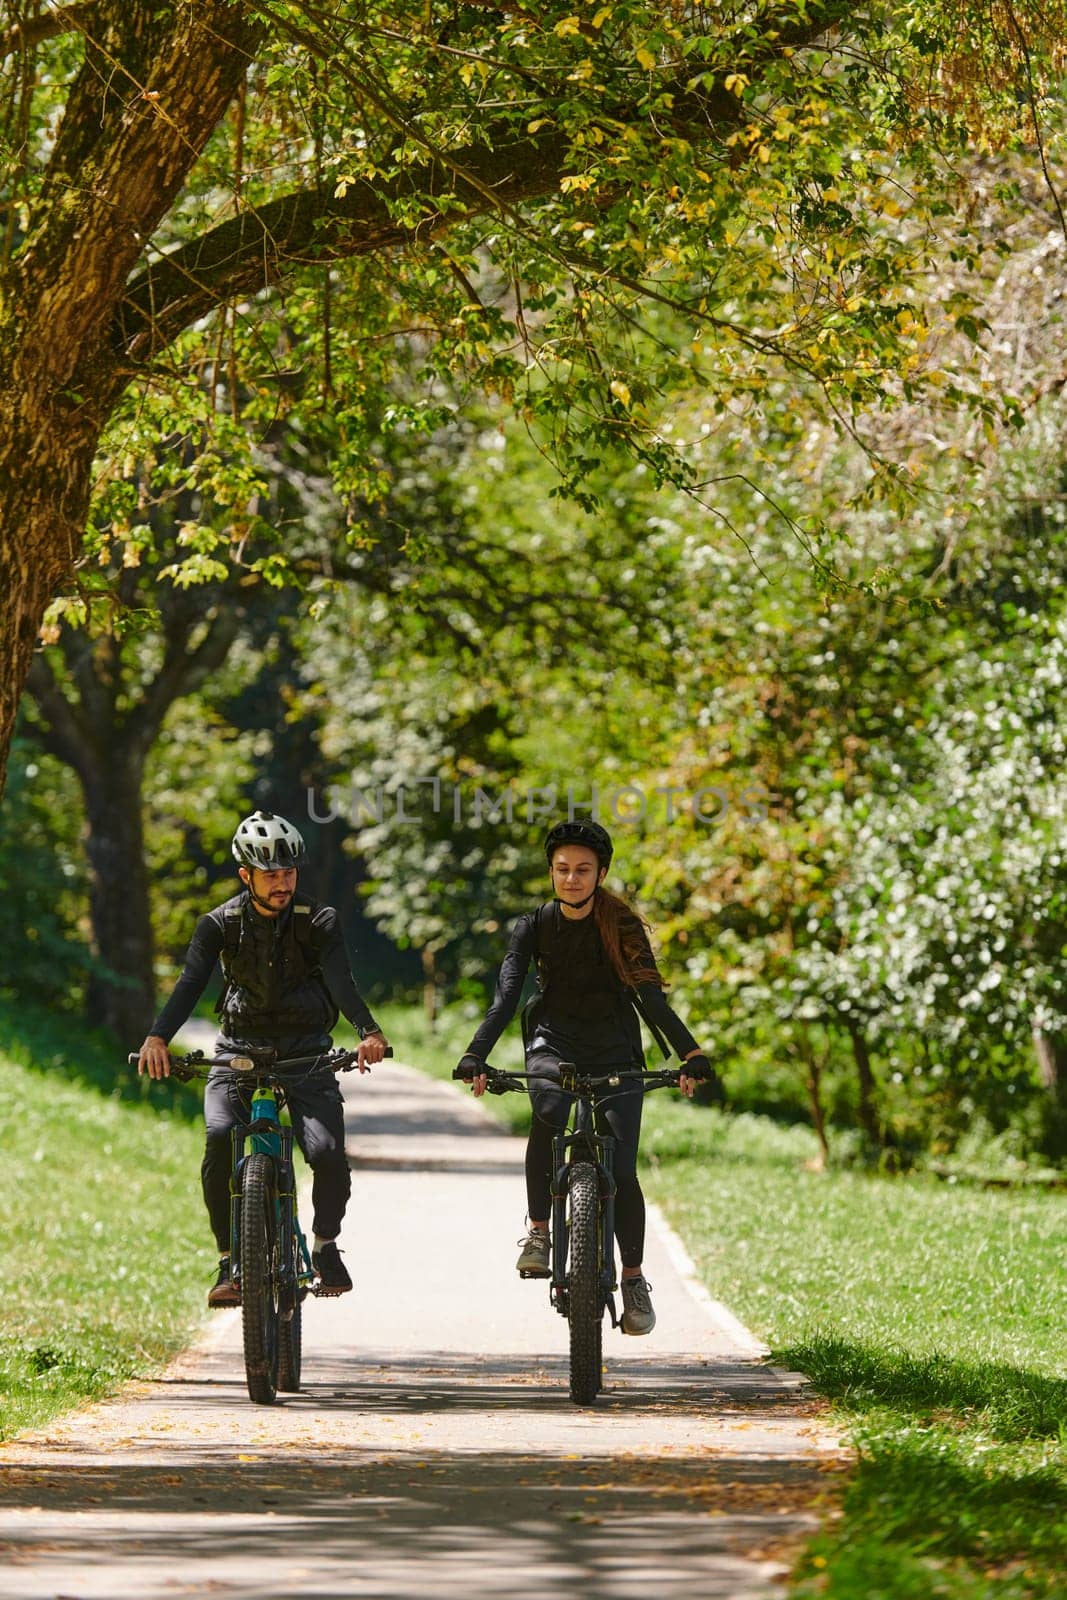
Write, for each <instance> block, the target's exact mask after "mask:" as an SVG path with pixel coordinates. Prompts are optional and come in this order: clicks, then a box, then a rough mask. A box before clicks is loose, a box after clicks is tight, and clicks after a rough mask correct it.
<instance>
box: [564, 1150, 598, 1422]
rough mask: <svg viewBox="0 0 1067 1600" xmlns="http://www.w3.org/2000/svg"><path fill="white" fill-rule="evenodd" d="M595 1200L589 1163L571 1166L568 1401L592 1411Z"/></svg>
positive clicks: (595, 1380)
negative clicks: (569, 1372)
mask: <svg viewBox="0 0 1067 1600" xmlns="http://www.w3.org/2000/svg"><path fill="white" fill-rule="evenodd" d="M598 1194H599V1190H598V1184H597V1175H596V1169H595V1168H594V1167H592V1166H591V1165H590V1164H589V1162H588V1161H578V1162H575V1164H574V1165H573V1166H572V1167H571V1170H570V1184H569V1198H570V1226H569V1232H570V1261H569V1264H568V1271H567V1320H568V1322H569V1324H570V1345H571V1399H572V1400H573V1401H574V1403H575V1405H578V1406H591V1405H592V1404H593V1402H594V1400H595V1399H596V1397H597V1393H598V1391H599V1389H600V1340H599V1338H598V1337H597V1335H598V1333H599V1331H600V1316H601V1305H600V1259H599V1254H600V1253H599V1250H598V1248H597V1202H598Z"/></svg>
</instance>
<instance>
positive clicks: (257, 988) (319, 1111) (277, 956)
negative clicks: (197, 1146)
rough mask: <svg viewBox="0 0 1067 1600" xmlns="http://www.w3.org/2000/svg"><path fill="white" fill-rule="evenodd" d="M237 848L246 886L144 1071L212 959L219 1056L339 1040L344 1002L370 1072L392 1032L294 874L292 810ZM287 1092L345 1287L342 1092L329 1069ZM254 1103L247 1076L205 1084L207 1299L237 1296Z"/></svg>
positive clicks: (163, 1050) (157, 1028)
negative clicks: (219, 973) (242, 1188)
mask: <svg viewBox="0 0 1067 1600" xmlns="http://www.w3.org/2000/svg"><path fill="white" fill-rule="evenodd" d="M233 855H234V859H235V860H236V861H237V864H238V875H239V877H240V879H241V882H242V883H243V884H244V889H243V890H242V891H241V892H240V893H239V894H236V895H234V896H233V898H232V899H230V900H227V901H225V902H224V904H222V905H220V906H216V907H215V908H214V909H213V910H212V911H209V912H207V914H206V915H205V916H202V917H201V918H200V920H199V922H198V923H197V925H196V930H195V932H194V933H193V937H192V940H191V941H190V944H189V949H188V951H187V953H186V957H185V965H184V967H183V968H182V973H181V976H180V977H179V979H178V982H177V983H176V984H175V986H174V990H173V992H172V994H171V996H170V999H169V1000H168V1001H167V1002H166V1004H165V1005H164V1007H163V1009H162V1011H161V1012H160V1013H159V1016H158V1017H157V1018H156V1020H155V1022H154V1023H153V1024H152V1028H151V1031H150V1032H149V1034H148V1036H147V1038H146V1039H145V1042H144V1044H143V1045H142V1046H141V1053H140V1059H139V1062H138V1068H137V1070H138V1072H142V1073H143V1072H147V1073H148V1075H149V1077H151V1078H165V1077H167V1076H169V1074H170V1052H169V1049H168V1045H169V1043H170V1040H171V1039H172V1038H173V1037H174V1035H175V1034H176V1033H177V1032H178V1030H179V1029H180V1028H181V1027H182V1025H183V1024H184V1023H185V1022H186V1021H188V1019H189V1017H190V1015H191V1014H192V1011H193V1008H194V1006H195V1005H196V1003H197V1001H198V1000H199V999H200V996H201V995H202V994H203V992H204V990H205V988H206V987H207V984H208V981H209V979H210V978H211V975H212V973H213V972H214V970H215V963H216V961H218V962H220V963H221V965H222V970H223V975H224V977H225V980H226V986H225V989H224V991H223V994H222V996H221V998H220V1000H219V1003H218V1006H217V1007H216V1009H217V1011H218V1012H219V1014H220V1018H221V1028H220V1032H219V1036H218V1039H217V1041H216V1046H215V1054H216V1055H217V1056H218V1057H220V1058H224V1059H230V1058H232V1057H233V1056H236V1055H243V1054H246V1053H248V1052H252V1053H254V1052H255V1051H257V1050H272V1051H274V1052H275V1054H276V1055H277V1056H278V1057H279V1058H284V1057H297V1056H309V1055H318V1054H319V1053H320V1052H323V1051H326V1050H329V1049H330V1048H331V1044H332V1040H331V1038H330V1033H331V1030H332V1029H333V1027H334V1025H335V1023H336V1021H337V1016H338V1012H339V1011H340V1012H343V1013H344V1015H345V1016H346V1017H347V1018H348V1020H349V1022H350V1023H351V1024H352V1026H353V1027H354V1028H355V1029H356V1031H357V1032H358V1034H359V1036H360V1040H361V1043H360V1046H359V1057H358V1065H359V1070H360V1071H361V1072H365V1071H366V1069H367V1067H368V1066H369V1065H372V1064H373V1063H374V1062H376V1061H380V1060H381V1059H382V1057H383V1056H384V1055H385V1051H386V1048H387V1046H386V1040H385V1037H384V1035H383V1033H382V1030H381V1029H380V1028H379V1026H378V1024H377V1023H376V1022H375V1020H374V1018H373V1017H372V1016H371V1014H370V1011H369V1010H368V1008H367V1005H366V1003H365V1001H364V1000H363V997H362V996H361V995H360V993H359V990H358V989H357V988H356V985H355V982H354V980H353V977H352V970H351V966H350V963H349V959H348V953H347V951H346V949H345V943H344V936H343V934H342V932H341V925H340V921H339V919H338V916H337V912H336V911H335V910H334V908H333V907H332V906H325V905H320V904H318V902H316V901H314V900H310V899H308V898H307V897H306V896H305V895H300V894H298V893H297V888H296V884H297V874H298V871H299V869H300V867H302V866H303V865H304V863H305V861H306V860H307V852H306V850H305V848H304V841H303V838H302V837H301V835H300V833H299V832H298V830H297V829H296V828H294V827H293V825H292V823H291V822H287V821H286V820H285V818H284V817H276V816H274V814H273V813H272V812H270V811H257V812H255V813H254V814H253V815H252V816H250V817H246V818H245V820H244V821H243V822H242V823H241V824H240V826H239V827H238V829H237V832H236V833H235V834H234V837H233ZM281 1076H282V1081H283V1082H284V1081H285V1078H284V1074H282V1075H281ZM286 1099H287V1102H288V1105H289V1112H290V1115H291V1117H292V1123H293V1133H294V1135H295V1138H296V1141H297V1144H298V1145H299V1146H300V1149H301V1151H302V1152H303V1154H304V1158H305V1160H306V1161H307V1163H308V1165H309V1166H310V1167H311V1170H312V1173H313V1183H312V1202H313V1205H314V1210H315V1216H314V1233H315V1237H314V1242H313V1246H312V1254H311V1262H312V1266H313V1267H314V1269H315V1271H316V1272H317V1273H318V1275H319V1278H320V1280H321V1284H322V1287H323V1288H324V1289H326V1290H330V1291H332V1292H333V1293H334V1294H343V1293H345V1292H346V1291H347V1290H349V1289H351V1287H352V1279H351V1278H350V1277H349V1275H348V1272H347V1270H346V1268H345V1264H344V1262H343V1261H342V1260H341V1254H340V1251H339V1250H338V1248H337V1243H336V1241H337V1236H338V1234H339V1233H340V1231H341V1220H342V1218H343V1217H344V1213H345V1208H346V1206H347V1204H348V1197H349V1194H350V1192H351V1186H352V1183H351V1178H350V1176H349V1171H348V1160H347V1157H346V1155H345V1130H344V1102H343V1100H342V1098H341V1091H340V1089H339V1088H338V1087H337V1079H336V1078H335V1076H334V1074H333V1072H332V1071H330V1070H329V1069H328V1068H325V1067H324V1068H323V1069H322V1070H321V1071H317V1072H312V1073H310V1074H308V1073H303V1072H302V1073H301V1074H299V1076H297V1077H294V1079H293V1081H292V1083H291V1084H287V1085H286ZM250 1100H251V1089H250V1087H249V1085H248V1083H247V1082H246V1081H244V1080H242V1078H241V1075H240V1074H239V1073H236V1072H233V1071H230V1070H228V1069H227V1068H226V1067H225V1066H215V1067H213V1068H212V1070H211V1073H210V1075H209V1077H208V1080H207V1083H206V1085H205V1089H204V1117H205V1121H206V1124H207V1144H206V1148H205V1151H204V1161H203V1166H202V1167H201V1178H202V1182H203V1189H204V1202H205V1204H206V1206H207V1211H208V1217H209V1219H210V1222H211V1228H212V1231H213V1233H214V1235H215V1241H216V1243H217V1245H218V1248H219V1270H218V1277H217V1278H216V1280H215V1283H214V1285H213V1287H212V1288H211V1290H210V1292H209V1293H208V1304H209V1305H210V1306H231V1305H238V1304H240V1298H241V1297H240V1291H239V1290H238V1288H237V1286H236V1284H235V1283H234V1282H233V1279H232V1276H231V1272H230V1171H231V1164H232V1163H231V1132H232V1129H233V1128H234V1127H235V1126H236V1125H238V1124H239V1123H244V1122H247V1121H248V1117H249V1111H250Z"/></svg>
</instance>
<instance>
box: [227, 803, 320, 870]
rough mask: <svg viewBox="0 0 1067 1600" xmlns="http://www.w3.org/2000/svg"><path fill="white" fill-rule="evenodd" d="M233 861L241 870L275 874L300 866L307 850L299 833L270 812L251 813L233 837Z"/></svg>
mask: <svg viewBox="0 0 1067 1600" xmlns="http://www.w3.org/2000/svg"><path fill="white" fill-rule="evenodd" d="M233 858H234V860H235V861H238V862H240V864H241V866H242V867H259V868H260V869H261V870H262V871H264V872H278V871H279V870H282V869H284V868H286V867H302V866H303V865H304V862H305V861H306V860H307V851H306V850H305V848H304V841H303V838H302V837H301V835H300V833H299V831H298V830H297V829H296V828H294V827H293V824H292V823H291V822H286V820H285V818H284V817H276V816H275V815H274V813H273V811H254V812H253V813H252V815H251V816H250V817H246V818H245V819H244V821H243V822H242V823H241V824H240V826H239V827H238V829H237V832H236V833H235V834H234V836H233Z"/></svg>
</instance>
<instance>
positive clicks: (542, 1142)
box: [526, 1050, 645, 1267]
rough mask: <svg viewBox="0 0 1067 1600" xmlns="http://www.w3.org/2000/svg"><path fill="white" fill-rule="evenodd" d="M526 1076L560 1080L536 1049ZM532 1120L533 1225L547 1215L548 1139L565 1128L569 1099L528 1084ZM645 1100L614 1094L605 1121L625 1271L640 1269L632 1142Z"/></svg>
mask: <svg viewBox="0 0 1067 1600" xmlns="http://www.w3.org/2000/svg"><path fill="white" fill-rule="evenodd" d="M526 1065H527V1071H529V1072H536V1073H538V1074H539V1075H541V1074H543V1075H544V1076H545V1077H550V1078H558V1077H559V1059H558V1057H554V1056H550V1055H548V1053H547V1052H546V1051H543V1050H538V1051H537V1052H536V1054H535V1053H533V1052H531V1054H530V1055H529V1056H528V1057H527V1063H526ZM530 1100H531V1102H532V1104H533V1121H532V1122H531V1124H530V1137H529V1140H528V1142H527V1145H526V1204H527V1207H528V1210H529V1214H530V1218H531V1220H532V1221H534V1222H544V1221H546V1220H547V1218H548V1217H549V1216H550V1215H551V1211H552V1136H553V1134H554V1133H557V1132H559V1131H560V1130H561V1129H563V1128H565V1127H566V1126H567V1118H568V1117H569V1115H570V1110H571V1105H572V1104H573V1096H572V1095H569V1094H565V1093H564V1091H563V1090H562V1089H560V1088H557V1087H556V1086H555V1085H553V1084H544V1085H542V1084H531V1086H530ZM644 1103H645V1097H644V1095H643V1094H642V1093H641V1092H640V1090H639V1089H637V1088H634V1089H630V1090H624V1091H622V1092H618V1093H616V1094H615V1095H613V1097H612V1099H611V1101H610V1102H609V1104H608V1105H606V1106H605V1107H604V1112H603V1116H604V1120H605V1122H606V1123H607V1125H608V1129H609V1131H610V1132H611V1133H612V1134H613V1136H614V1139H615V1183H616V1192H615V1237H616V1239H617V1240H618V1242H619V1254H620V1256H621V1257H622V1264H623V1266H624V1267H639V1266H640V1265H641V1261H642V1257H643V1255H644V1249H645V1197H644V1195H643V1194H642V1193H641V1185H640V1183H639V1182H638V1181H637V1141H638V1138H639V1136H640V1132H641V1110H642V1107H643V1106H644Z"/></svg>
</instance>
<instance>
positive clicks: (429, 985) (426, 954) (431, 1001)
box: [422, 944, 437, 1033]
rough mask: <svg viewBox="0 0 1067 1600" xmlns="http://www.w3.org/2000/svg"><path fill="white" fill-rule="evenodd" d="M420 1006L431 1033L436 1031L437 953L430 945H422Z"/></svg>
mask: <svg viewBox="0 0 1067 1600" xmlns="http://www.w3.org/2000/svg"><path fill="white" fill-rule="evenodd" d="M422 1008H423V1011H424V1013H425V1015H426V1025H427V1027H428V1028H429V1030H430V1032H431V1033H435V1032H436V1031H437V954H436V951H435V950H434V948H433V946H432V945H429V944H427V945H423V947H422Z"/></svg>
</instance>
